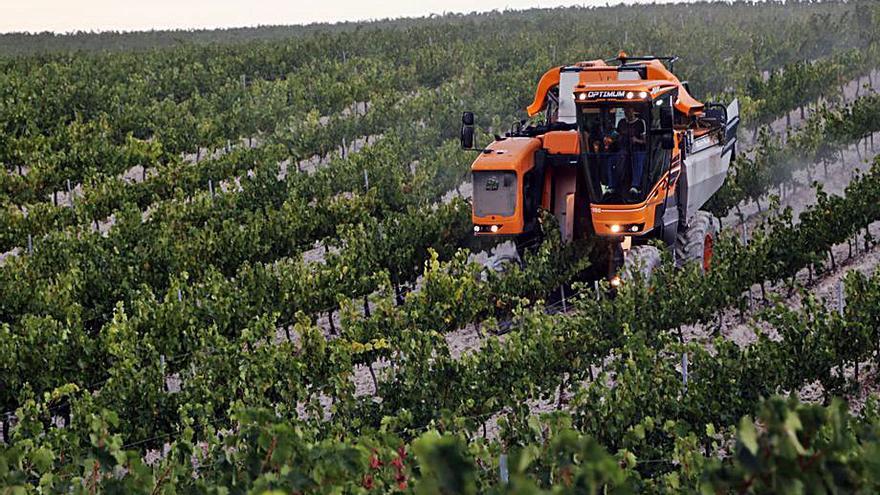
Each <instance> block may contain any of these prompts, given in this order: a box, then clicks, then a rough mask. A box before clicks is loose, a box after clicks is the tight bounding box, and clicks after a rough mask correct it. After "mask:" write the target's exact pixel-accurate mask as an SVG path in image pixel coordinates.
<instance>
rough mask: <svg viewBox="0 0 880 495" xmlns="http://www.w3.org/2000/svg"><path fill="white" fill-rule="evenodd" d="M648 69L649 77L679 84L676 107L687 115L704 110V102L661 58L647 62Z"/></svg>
mask: <svg viewBox="0 0 880 495" xmlns="http://www.w3.org/2000/svg"><path fill="white" fill-rule="evenodd" d="M645 67H647V69H648V74H647V79H661V80H666V81H670V82H673V83H675V84H676V85H678V101H676V102H675V109H676V110H678V111H679V112H681V113H683V114H685V115H688V116H690V115H695V114H697V113H699V112H702V111H703V104H702V103H701V102H699V101H698V100H697V99H696V98H694V97H693V96H691V95H690V94H689V93H688V92H687V90H686V89H684V86H683V85H682V84H681V81H679V80H678V77H676V76H675V74H673V73H672V72H669V69H667V68H666V67H665V66H664V65H663V64H662V63H660V61H659V60H651V61H649V62H647V63H646V64H645Z"/></svg>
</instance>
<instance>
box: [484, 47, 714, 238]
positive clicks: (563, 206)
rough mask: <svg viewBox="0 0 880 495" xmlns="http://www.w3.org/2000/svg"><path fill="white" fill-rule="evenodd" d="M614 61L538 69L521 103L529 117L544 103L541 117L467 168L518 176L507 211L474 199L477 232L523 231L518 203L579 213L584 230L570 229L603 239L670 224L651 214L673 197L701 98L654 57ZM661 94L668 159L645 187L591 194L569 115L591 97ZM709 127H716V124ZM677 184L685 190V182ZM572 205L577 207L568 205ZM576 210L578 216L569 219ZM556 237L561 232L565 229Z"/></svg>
mask: <svg viewBox="0 0 880 495" xmlns="http://www.w3.org/2000/svg"><path fill="white" fill-rule="evenodd" d="M618 61H620V63H621V65H608V64H607V63H606V62H605V61H603V60H592V61H586V62H579V63H577V64H574V65H571V66H559V67H554V68H552V69H550V70H548V71H547V72H546V73H544V74H543V75H542V77H541V79H540V81H539V82H538V86H537V90H536V92H535V96H534V99H533V101H532V103H531V104H530V105H529V106H528V107H527V108H526V110H527V112H528V114H529V116H530V117H534V116H536V115H537V114H539V113H541V112H544V111H546V112H547V116H546V119H545V122H544V124H540V125H536V126H533V127H530V128H529V132H528V133H525V134H526V135H527V136H528V137H519V136H523V134H524V133H522V132H520V133H511V134H508V136H509V137H506V138H501V139H500V140H496V141H495V142H493V143H492V144H490V145H489V146H488V150H487V151H486V152H484V153H481V154H480V155H479V156H478V157H477V158H476V160H475V161H474V163H473V166H472V171H473V172H474V173H475V174H476V173H480V172H486V171H496V172H499V173H501V172H508V173H510V172H513V173H515V174H516V180H517V204H516V208H515V209H514V211H513V212H512V213H511V214H509V215H491V214H488V215H479V214H478V212H477V208H476V206H475V209H474V211H473V214H472V219H473V223H474V230H475V233H476V234H477V235H482V234H486V235H491V234H495V235H498V234H508V235H520V234H525V233H527V232H526V230H527V229H528V228H529V221H528V219H527V218H525V217H526V216H528V215H529V214H530V212H529V211H525V210H528V209H529V208H534V209H536V210H537V209H538V208H543V209H544V210H547V211H550V212H551V213H553V214H554V215H556V216H557V218H558V219H559V220H560V222H559V223H560V225H561V226H563V225H565V224H568V225H572V224H573V223H577V222H580V221H585V222H586V223H587V224H590V225H591V229H590V232H587V231H586V230H585V229H583V228H580V229H574V230H577V234H582V233H587V234H592V235H598V236H600V237H605V238H609V239H622V238H623V237H624V236H633V237H643V236H646V235H647V234H649V233H651V232H652V231H653V230H654V229H655V227H657V226H660V225H669V222H670V221H671V220H668V219H663V218H659V217H658V215H664V214H666V213H664V212H667V211H668V209H669V208H671V207H674V204H675V201H678V200H679V199H680V198H678V197H677V193H678V191H679V189H680V188H681V187H682V186H681V182H682V180H681V179H682V177H683V176H684V175H685V173H684V172H685V165H684V163H683V160H684V157H685V153H684V150H685V141H686V139H687V140H689V141H688V144H690V143H691V142H692V140H693V139H694V136H701V135H702V134H703V133H704V131H705V129H700V128H699V127H700V126H698V125H696V126H695V125H694V122H697V121H698V120H699V119H701V118H702V117H703V116H704V112H705V108H704V105H703V103H701V102H700V101H698V100H696V99H695V98H693V97H692V96H691V95H690V94H689V93H688V90H687V85H686V83H682V82H681V81H679V79H678V78H677V77H676V76H675V75H674V74H673V73H672V72H671V71H670V70H669V69H667V68H666V67H665V66H664V64H663V63H661V62H660V60H658V59H656V58H645V57H638V58H632V59H627V58H626V56H625V54H621V56H620V57H619V58H618ZM569 91H571V92H570V93H569ZM673 95H674V96H673ZM572 97H573V101H574V106H571V105H568V107H567V108H566V110H565V112H567V113H565V114H564V115H563V111H562V108H563V106H564V102H563V99H564V98H568V100H567V102H565V104H568V102H570V101H572V100H571V98H572ZM663 98H665V100H664V101H665V102H666V106H665V108H669V107H670V106H671V107H672V109H671V111H672V110H674V112H673V113H674V117H675V121H674V125H673V128H672V130H671V133H672V138H671V150H670V149H668V148H666V151H668V152H669V158H666V159H668V160H669V161H668V162H667V163H668V166H666V167H665V168H664V169H663V170H662V172H660V175H659V177H654V179H652V180H653V183H650V184H644V186H643V187H644V188H647V192H646V194H644V195H643V196H639V197H638V198H635V197H630V198H629V199H628V200H627V201H621V202H619V203H618V202H609V201H608V200H606V199H602V200H598V199H597V198H596V197H595V196H596V195H595V194H587V193H586V192H584V191H585V190H587V189H589V187H592V186H589V185H588V184H586V185H585V183H589V182H590V181H591V180H593V179H590V178H589V177H586V178H583V177H580V176H578V174H581V175H582V174H583V173H584V172H583V170H585V167H587V165H586V164H585V162H584V158H583V155H582V153H581V151H582V150H584V149H586V148H585V147H586V146H587V143H586V142H584V141H583V140H584V139H585V137H584V136H583V135H582V133H581V131H580V130H579V125H580V124H578V123H577V122H576V120H575V119H577V118H579V117H578V115H579V114H578V112H581V106H582V105H589V104H590V103H594V107H595V105H601V104H604V103H608V104H609V105H610V106H614V105H618V104H619V106H624V105H625V104H627V103H629V104H633V103H637V104H638V103H641V104H644V107H643V108H649V109H653V108H654V107H655V105H654V104H655V102H656V103H657V104H661V102H660V100H661V99H663ZM597 99H600V100H601V102H598V101H599V100H597ZM670 115H672V114H670ZM566 119H567V120H566ZM646 130H647V129H646ZM712 130H713V132H715V131H718V128H717V127H715V128H713V129H712ZM723 130H724V129H721V132H722V135H723ZM716 135H717V132H716ZM510 136H517V137H510ZM652 139H653V138H652ZM652 142H653V141H652ZM722 144H723V143H722ZM645 166H647V165H645ZM532 171H535V172H536V173H538V174H540V181H539V182H537V184H535V183H534V182H533V181H532V182H530V181H529V180H527V174H529V173H530V172H532ZM475 177H476V175H475ZM492 184H494V183H492ZM528 187H532V188H533V189H539V190H540V191H538V192H537V193H536V195H535V197H536V198H537V200H535V201H532V202H530V201H529V200H528V197H529V194H528V191H527V190H526V189H527V188H528ZM684 187H686V186H684ZM474 189H475V190H474V202H475V205H476V203H477V201H478V199H479V198H478V192H482V191H477V185H476V182H475V188H474ZM684 191H685V194H686V189H685V190H684ZM524 195H525V199H524ZM671 198H674V199H675V201H672V200H671ZM635 201H638V202H635ZM572 204H573V205H574V206H572ZM572 208H574V209H575V210H576V211H574V212H572V211H571V209H572ZM575 214H576V215H578V218H577V219H576V220H573V218H574V215H575ZM584 219H586V220H584ZM685 221H686V218H685ZM564 228H565V227H563V230H564ZM664 235H665V234H664ZM563 237H564V238H565V237H566V235H565V232H563ZM570 237H571V236H569V237H568V238H570Z"/></svg>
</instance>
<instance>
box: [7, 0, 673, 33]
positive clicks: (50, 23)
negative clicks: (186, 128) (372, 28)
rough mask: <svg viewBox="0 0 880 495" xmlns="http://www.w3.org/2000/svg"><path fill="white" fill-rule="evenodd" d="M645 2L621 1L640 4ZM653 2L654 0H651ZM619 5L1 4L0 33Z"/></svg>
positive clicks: (358, 0)
mask: <svg viewBox="0 0 880 495" xmlns="http://www.w3.org/2000/svg"><path fill="white" fill-rule="evenodd" d="M640 1H645V0H625V1H624V2H623V3H638V2H640ZM652 1H656V0H652ZM606 3H612V4H613V3H621V1H620V0H580V1H571V0H480V1H479V2H475V1H474V0H385V1H369V0H329V1H328V0H288V1H285V0H140V1H131V0H0V32H4V33H7V32H14V31H28V32H39V31H55V32H59V33H63V32H70V31H77V30H79V31H139V30H149V29H191V28H217V27H241V26H257V25H267V24H272V25H277V24H309V23H314V22H341V21H355V20H369V19H383V18H389V17H421V16H426V15H429V14H442V13H445V12H472V11H475V10H478V11H488V10H493V9H499V10H503V9H526V8H531V7H559V6H571V5H595V6H600V5H605V4H606Z"/></svg>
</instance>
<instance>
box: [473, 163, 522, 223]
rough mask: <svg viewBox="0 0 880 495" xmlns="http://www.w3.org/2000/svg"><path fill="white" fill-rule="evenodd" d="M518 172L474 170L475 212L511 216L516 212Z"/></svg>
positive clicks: (481, 214)
mask: <svg viewBox="0 0 880 495" xmlns="http://www.w3.org/2000/svg"><path fill="white" fill-rule="evenodd" d="M516 192H517V188H516V172H506V171H498V172H488V171H482V172H474V214H475V215H476V216H478V217H487V216H490V215H496V216H499V217H509V216H511V215H513V214H514V213H515V212H516V198H517V195H516Z"/></svg>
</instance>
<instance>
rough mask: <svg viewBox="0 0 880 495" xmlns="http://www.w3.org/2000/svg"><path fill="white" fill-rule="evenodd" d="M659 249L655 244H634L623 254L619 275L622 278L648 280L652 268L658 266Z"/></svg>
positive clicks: (652, 270)
mask: <svg viewBox="0 0 880 495" xmlns="http://www.w3.org/2000/svg"><path fill="white" fill-rule="evenodd" d="M660 261H661V260H660V250H659V249H657V248H656V247H655V246H649V245H644V246H635V247H633V248H632V249H630V250H629V251H627V252H626V253H625V254H624V261H623V268H622V269H621V270H620V277H621V278H622V279H623V280H634V279H635V278H636V277H641V278H642V280H650V278H651V275H652V274H653V273H654V270H655V269H656V268H657V267H658V266H660Z"/></svg>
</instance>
